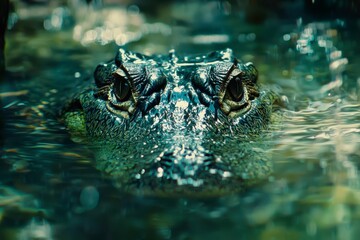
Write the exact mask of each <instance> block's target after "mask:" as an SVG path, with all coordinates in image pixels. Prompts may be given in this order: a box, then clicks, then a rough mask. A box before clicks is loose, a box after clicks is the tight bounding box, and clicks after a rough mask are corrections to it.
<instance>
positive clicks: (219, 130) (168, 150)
mask: <svg viewBox="0 0 360 240" xmlns="http://www.w3.org/2000/svg"><path fill="white" fill-rule="evenodd" d="M257 75H258V74H257V70H256V68H255V67H254V65H253V64H252V63H245V64H243V63H241V62H239V61H238V60H237V59H236V58H235V57H234V56H233V54H232V51H231V50H230V49H226V50H224V51H216V52H213V53H210V54H208V55H205V56H195V57H178V56H177V55H175V52H174V51H171V52H170V54H169V55H167V56H164V55H158V56H146V55H142V54H139V53H134V52H130V51H125V50H123V49H120V50H119V51H118V54H117V55H116V57H115V59H114V60H112V61H110V62H107V63H105V64H100V65H98V67H97V68H96V70H95V73H94V79H95V84H93V85H92V86H90V87H89V88H88V89H86V90H84V91H83V92H82V93H81V94H79V95H78V97H76V98H74V100H73V101H72V103H71V104H70V105H69V106H68V107H67V108H66V111H65V114H64V119H65V123H66V125H67V126H68V128H69V129H72V131H73V130H74V129H76V132H78V133H79V132H81V134H83V135H86V136H87V137H88V139H91V142H92V144H93V145H92V146H94V147H95V148H96V149H95V151H94V152H95V154H96V165H97V167H98V169H100V170H101V171H102V172H105V173H106V174H108V175H110V176H112V178H113V179H114V180H115V183H116V184H117V185H119V186H120V187H121V188H123V189H127V190H130V191H132V192H133V191H140V192H142V193H154V192H157V193H166V194H170V193H191V192H202V193H204V194H207V193H208V194H214V193H215V194H216V193H220V192H223V191H226V192H228V191H233V190H238V189H241V188H242V187H243V185H244V183H249V182H253V181H255V180H257V179H261V178H263V177H264V176H267V174H268V173H269V172H270V169H271V163H270V162H269V161H268V159H267V157H266V154H265V153H264V150H263V148H264V147H266V146H265V145H266V143H264V142H262V141H261V140H260V139H261V136H262V131H263V130H264V129H267V127H268V125H269V122H270V119H271V114H272V112H273V110H272V109H273V108H272V106H273V103H274V101H275V97H274V94H273V93H271V92H270V91H263V90H261V89H260V88H259V86H258V85H257ZM74 126H75V127H74ZM79 129H80V130H79ZM73 132H74V131H73Z"/></svg>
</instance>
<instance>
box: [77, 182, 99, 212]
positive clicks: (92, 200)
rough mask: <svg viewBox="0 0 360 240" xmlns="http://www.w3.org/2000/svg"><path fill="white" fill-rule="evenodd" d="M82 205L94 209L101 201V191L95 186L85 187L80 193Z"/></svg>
mask: <svg viewBox="0 0 360 240" xmlns="http://www.w3.org/2000/svg"><path fill="white" fill-rule="evenodd" d="M80 203H81V205H82V206H83V207H84V208H86V209H88V210H90V209H94V208H95V207H96V206H97V205H98V203H99V192H98V190H97V188H96V187H94V186H87V187H85V188H84V189H83V190H82V191H81V194H80Z"/></svg>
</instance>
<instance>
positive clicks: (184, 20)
mask: <svg viewBox="0 0 360 240" xmlns="http://www.w3.org/2000/svg"><path fill="white" fill-rule="evenodd" d="M231 3H232V2H231ZM231 3H229V2H225V3H224V4H222V5H221V4H220V5H219V3H218V2H207V3H206V4H204V3H203V2H202V4H200V5H199V3H198V2H196V1H194V2H191V1H189V2H187V4H182V3H176V4H173V5H172V4H164V5H163V6H162V7H159V8H156V10H157V11H156V12H155V13H154V12H152V11H149V9H145V10H144V12H143V11H142V9H139V8H138V7H137V6H136V5H131V6H118V5H115V6H114V5H111V6H110V7H107V8H99V9H97V8H95V10H94V9H89V8H87V7H85V6H78V5H77V6H76V8H75V7H74V6H70V8H57V9H55V8H53V7H50V8H49V7H46V6H42V5H37V6H32V7H33V8H32V9H27V8H26V7H24V6H22V5H18V6H17V7H18V11H17V15H12V17H13V18H12V19H13V20H14V19H16V18H18V20H17V22H16V23H14V25H13V26H12V28H11V30H10V31H9V32H8V34H7V48H6V56H7V66H8V73H7V74H6V76H5V77H6V81H5V82H3V83H1V91H0V94H1V95H0V96H1V98H0V101H1V133H2V136H1V143H2V149H1V161H0V166H1V167H0V239H357V236H359V234H360V232H359V231H360V228H359V227H360V205H359V204H360V178H359V175H358V168H359V163H360V151H359V149H360V124H359V122H360V121H359V120H360V113H359V106H360V105H359V99H360V98H359V93H360V90H359V87H360V69H359V67H358V66H359V64H360V58H359V55H358V53H359V52H360V45H359V44H358V40H359V39H360V36H359V29H360V20H357V19H356V18H355V19H353V18H351V19H350V20H349V19H347V18H344V17H343V18H336V17H333V16H332V17H328V18H325V19H321V20H319V19H315V18H313V17H310V16H308V15H306V13H304V16H306V17H303V18H299V16H295V15H297V14H299V13H297V14H294V16H291V14H279V15H275V13H274V12H270V13H272V14H274V15H272V14H268V15H265V16H263V15H261V14H258V15H257V14H253V15H251V14H249V11H244V10H243V9H241V8H239V9H237V8H236V7H235V6H234V5H232V4H231ZM70 5H71V4H70ZM288 7H289V9H290V10H291V9H292V8H291V6H288ZM54 9H55V10H54ZM75 9H76V11H75ZM150 9H151V8H150ZM204 9H206V10H207V11H204ZM146 10H147V11H148V12H147V11H146ZM255 10H257V11H255V12H259V13H261V11H260V10H261V9H255ZM64 11H65V12H64ZM250 12H251V11H250ZM35 13H36V14H35ZM246 13H247V14H248V15H246ZM289 15H290V16H289ZM60 20H61V21H60ZM123 44H125V46H126V47H127V48H128V49H129V50H134V51H139V52H142V53H147V54H152V53H166V52H168V51H169V50H170V49H172V48H175V49H176V51H177V52H178V53H179V54H183V55H186V54H191V53H206V52H208V51H213V50H218V49H224V48H227V47H230V48H232V49H233V50H234V52H235V54H236V55H237V56H238V58H240V59H242V60H244V61H252V62H254V63H255V65H256V66H257V68H258V70H259V73H260V83H261V84H263V85H265V86H268V87H271V88H274V89H276V91H277V92H278V93H279V94H280V95H281V96H282V98H283V99H284V101H285V102H286V103H287V106H286V108H284V109H283V110H282V111H283V120H282V123H281V127H280V128H276V129H275V130H274V132H273V133H272V135H273V139H274V140H273V141H274V142H273V145H274V147H273V148H271V149H269V150H268V151H269V155H270V156H272V157H271V161H272V164H273V166H274V170H273V173H272V174H271V176H270V177H269V178H268V179H267V181H265V182H264V183H261V184H259V185H257V186H254V187H252V188H249V189H246V190H244V191H243V192H240V193H234V194H227V195H224V196H220V197H213V198H198V197H176V198H175V197H171V198H166V197H156V196H141V195H132V194H128V193H124V192H122V190H121V189H118V188H115V187H114V184H113V183H112V181H111V179H108V177H107V176H106V175H104V174H102V173H101V172H100V171H98V170H97V169H96V167H95V166H94V165H95V164H94V160H93V152H92V151H91V149H89V147H87V145H86V144H82V143H74V141H72V140H71V139H70V136H69V134H68V133H67V132H66V130H65V129H64V127H63V126H62V125H61V124H60V123H59V122H58V121H57V118H56V113H57V111H59V109H60V108H61V105H62V104H64V103H65V102H66V100H67V96H68V94H69V93H72V92H76V91H78V90H79V87H80V86H81V82H82V81H84V79H86V78H88V77H89V76H91V74H92V72H93V70H94V67H95V66H96V65H97V64H98V63H99V62H101V61H106V60H108V59H111V58H112V57H113V54H114V52H115V51H116V49H117V45H123Z"/></svg>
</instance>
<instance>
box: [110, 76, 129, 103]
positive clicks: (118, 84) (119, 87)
mask: <svg viewBox="0 0 360 240" xmlns="http://www.w3.org/2000/svg"><path fill="white" fill-rule="evenodd" d="M114 93H115V96H116V98H117V99H118V100H119V101H121V102H124V101H127V100H129V98H130V96H131V90H130V86H129V83H128V82H127V81H126V80H125V79H123V78H118V79H117V80H116V81H115V83H114Z"/></svg>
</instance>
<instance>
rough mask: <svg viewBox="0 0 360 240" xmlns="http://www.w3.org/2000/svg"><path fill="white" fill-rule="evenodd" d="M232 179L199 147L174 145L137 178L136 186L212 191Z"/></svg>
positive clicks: (226, 169) (222, 167) (157, 188)
mask: <svg viewBox="0 0 360 240" xmlns="http://www.w3.org/2000/svg"><path fill="white" fill-rule="evenodd" d="M231 176H232V174H231V169H229V166H226V165H225V164H223V163H222V161H221V159H220V158H219V157H217V156H215V155H214V154H213V153H212V152H210V151H207V150H205V149H203V148H202V147H199V146H198V147H185V146H177V147H173V148H172V149H168V150H164V151H163V152H162V153H161V154H160V155H159V156H158V157H157V158H156V159H155V160H154V161H153V162H152V163H150V164H149V166H148V167H147V168H146V169H143V170H142V171H141V172H140V173H139V174H138V175H137V178H138V179H137V180H138V184H140V186H142V187H145V188H146V187H148V186H151V188H152V190H155V189H156V190H160V189H161V190H163V191H164V190H165V191H166V190H171V191H173V192H187V191H208V192H210V191H212V190H214V189H213V188H214V187H215V186H216V187H217V188H221V186H223V185H224V184H225V183H226V182H227V180H228V179H230V178H231Z"/></svg>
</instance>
